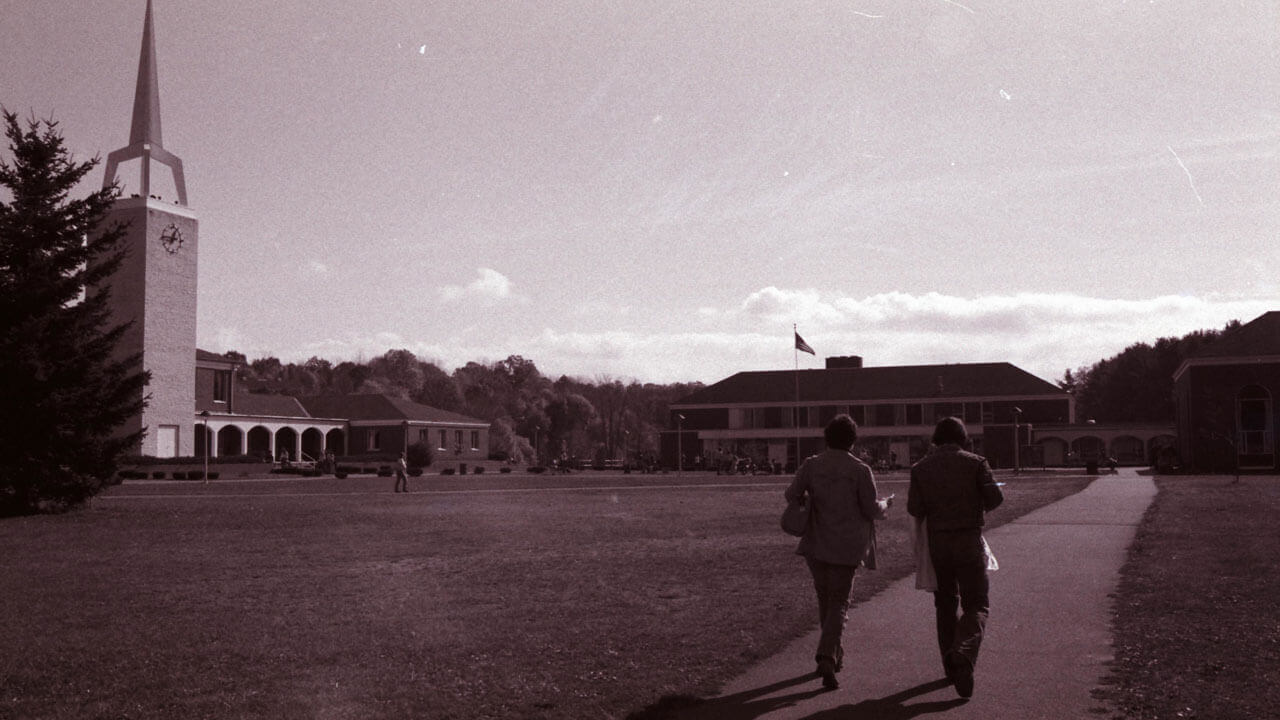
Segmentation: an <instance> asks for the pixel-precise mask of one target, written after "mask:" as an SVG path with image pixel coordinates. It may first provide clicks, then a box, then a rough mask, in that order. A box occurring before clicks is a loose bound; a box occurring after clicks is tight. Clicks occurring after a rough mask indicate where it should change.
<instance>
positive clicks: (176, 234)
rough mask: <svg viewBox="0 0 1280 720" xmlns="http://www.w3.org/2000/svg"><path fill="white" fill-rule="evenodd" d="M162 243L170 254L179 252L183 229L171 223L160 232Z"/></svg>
mask: <svg viewBox="0 0 1280 720" xmlns="http://www.w3.org/2000/svg"><path fill="white" fill-rule="evenodd" d="M160 244H161V245H163V246H164V250H165V252H167V253H169V254H170V255H172V254H174V253H176V252H178V250H180V249H181V248H182V230H181V229H179V228H178V226H177V225H174V224H173V223H169V225H168V227H166V228H165V229H164V230H163V231H161V232H160Z"/></svg>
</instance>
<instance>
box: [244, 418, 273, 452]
mask: <svg viewBox="0 0 1280 720" xmlns="http://www.w3.org/2000/svg"><path fill="white" fill-rule="evenodd" d="M248 453H249V454H250V455H252V456H254V457H260V458H267V459H270V458H271V431H270V430H268V429H266V428H264V427H262V426H261V425H255V426H254V427H252V428H250V429H249V450H248Z"/></svg>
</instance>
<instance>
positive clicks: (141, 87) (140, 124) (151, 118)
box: [102, 0, 187, 206]
mask: <svg viewBox="0 0 1280 720" xmlns="http://www.w3.org/2000/svg"><path fill="white" fill-rule="evenodd" d="M134 158H141V159H142V177H141V190H140V194H141V195H142V196H143V197H148V196H150V195H151V161H152V160H155V161H156V162H158V163H160V164H162V165H168V166H169V169H170V170H171V171H172V172H173V184H174V186H175V188H176V189H177V191H178V204H179V205H184V206H185V205H186V204H187V185H186V181H185V179H184V177H183V173H182V160H180V159H178V156H176V155H174V154H173V153H171V152H169V151H167V150H165V149H164V147H163V146H162V142H161V136H160V81H159V74H158V73H157V72H156V41H155V29H154V24H153V21H152V12H151V0H147V14H146V17H145V19H144V20H143V23H142V50H141V52H140V53H139V57H138V84H137V87H136V89H135V91H134V97H133V125H132V127H131V128H130V131H129V145H128V146H126V147H123V148H121V149H119V150H116V151H114V152H112V153H110V154H108V155H107V167H106V173H105V176H104V177H103V180H102V185H103V187H107V186H108V185H110V184H111V183H112V181H114V180H115V178H116V169H117V168H118V166H119V164H120V163H121V162H123V161H126V160H132V159H134Z"/></svg>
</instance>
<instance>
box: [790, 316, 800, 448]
mask: <svg viewBox="0 0 1280 720" xmlns="http://www.w3.org/2000/svg"><path fill="white" fill-rule="evenodd" d="M791 335H792V338H793V341H792V343H791V346H792V348H791V352H792V353H793V354H794V355H795V356H796V369H795V373H794V377H795V382H796V404H795V407H793V408H791V425H792V426H793V427H794V428H795V431H796V469H797V470H799V469H800V344H799V343H797V342H795V341H794V338H797V337H799V336H800V330H799V329H798V328H797V327H796V325H795V323H792V324H791Z"/></svg>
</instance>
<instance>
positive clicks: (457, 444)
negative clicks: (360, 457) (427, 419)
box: [368, 428, 480, 452]
mask: <svg viewBox="0 0 1280 720" xmlns="http://www.w3.org/2000/svg"><path fill="white" fill-rule="evenodd" d="M436 432H437V438H438V443H439V444H438V445H436V450H449V449H453V450H457V451H458V452H461V451H462V449H463V447H464V446H463V444H462V437H463V435H462V433H463V431H462V430H453V431H452V432H453V442H454V444H453V448H450V447H449V432H450V431H449V430H437V431H436ZM368 438H369V443H368V449H369V450H381V449H382V431H381V430H371V431H369V435H368ZM418 442H420V443H424V444H426V443H429V442H431V431H430V430H428V429H426V428H422V429H420V430H418ZM470 449H472V450H479V449H480V431H479V430H472V431H471V445H470Z"/></svg>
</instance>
